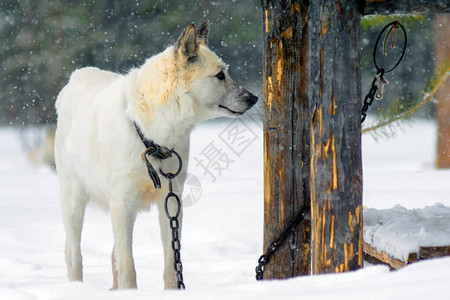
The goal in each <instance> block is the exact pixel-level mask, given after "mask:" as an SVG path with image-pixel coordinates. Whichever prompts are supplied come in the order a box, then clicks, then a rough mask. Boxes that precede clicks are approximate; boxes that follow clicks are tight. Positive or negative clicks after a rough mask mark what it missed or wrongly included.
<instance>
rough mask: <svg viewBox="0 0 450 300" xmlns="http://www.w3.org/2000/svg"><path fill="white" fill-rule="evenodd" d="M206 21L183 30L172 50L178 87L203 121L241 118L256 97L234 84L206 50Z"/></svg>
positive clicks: (214, 57)
mask: <svg viewBox="0 0 450 300" xmlns="http://www.w3.org/2000/svg"><path fill="white" fill-rule="evenodd" d="M208 32H209V21H208V20H206V21H205V22H203V24H201V25H200V27H199V28H198V29H197V30H195V27H194V24H191V25H189V26H188V27H186V28H185V29H184V31H183V33H182V34H181V36H180V37H179V38H178V41H177V42H176V44H175V45H174V47H173V51H174V52H175V53H174V55H175V57H176V62H177V64H178V68H177V69H178V70H179V71H178V73H179V74H178V83H179V84H181V85H182V87H183V89H184V90H185V91H186V93H187V94H188V95H189V96H190V98H191V99H192V101H195V105H196V106H197V107H198V108H199V111H201V112H202V114H203V115H202V118H203V119H211V118H215V117H221V116H228V117H235V116H239V115H242V114H244V113H245V112H246V111H247V110H248V109H250V108H251V107H252V106H253V105H255V103H256V102H257V101H258V97H256V96H255V95H253V94H252V93H250V92H249V91H248V90H246V89H245V88H243V87H241V86H240V85H239V84H237V83H236V82H234V81H233V80H232V79H231V77H230V75H229V74H228V66H227V65H226V64H225V63H224V62H223V61H222V60H221V59H220V58H219V57H218V56H217V55H216V54H214V53H213V52H212V51H211V50H210V49H209V48H208V47H207V41H208Z"/></svg>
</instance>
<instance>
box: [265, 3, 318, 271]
mask: <svg viewBox="0 0 450 300" xmlns="http://www.w3.org/2000/svg"><path fill="white" fill-rule="evenodd" d="M262 4H263V9H264V11H263V13H264V15H263V17H264V25H263V29H264V61H263V65H264V73H263V92H264V249H267V246H268V244H270V243H271V242H273V241H274V239H276V238H277V236H278V235H279V234H280V232H281V231H282V230H283V229H284V228H285V227H286V226H287V225H288V224H289V223H290V222H291V221H292V220H293V219H294V218H295V216H296V215H297V212H298V211H299V210H300V209H301V207H302V206H303V205H309V201H310V190H309V163H310V155H309V152H310V151H309V138H310V133H309V126H310V124H309V122H307V121H306V120H308V119H309V116H310V113H309V101H308V95H307V88H308V71H307V64H308V26H307V12H308V7H307V6H306V4H305V3H304V1H279V0H276V1H271V0H267V1H264V0H263V1H262ZM308 219H309V218H308ZM310 269H311V265H310V222H309V220H305V221H304V222H302V223H301V224H300V225H299V226H298V228H297V230H296V233H295V234H294V235H293V240H291V241H289V242H288V243H285V244H284V245H283V246H282V247H281V248H280V249H279V251H277V253H276V254H275V255H274V257H273V258H272V259H271V261H270V263H269V264H268V265H267V266H266V268H265V273H264V278H286V277H293V276H298V275H303V274H309V273H310Z"/></svg>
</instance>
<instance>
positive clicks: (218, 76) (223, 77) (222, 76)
mask: <svg viewBox="0 0 450 300" xmlns="http://www.w3.org/2000/svg"><path fill="white" fill-rule="evenodd" d="M216 77H217V79H219V80H224V79H225V74H223V71H220V72H219V73H217V75H216Z"/></svg>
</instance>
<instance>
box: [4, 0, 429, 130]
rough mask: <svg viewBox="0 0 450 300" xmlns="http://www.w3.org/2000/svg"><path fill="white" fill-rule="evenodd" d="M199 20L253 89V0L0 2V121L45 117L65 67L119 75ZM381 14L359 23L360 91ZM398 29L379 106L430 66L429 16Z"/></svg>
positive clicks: (413, 85)
mask: <svg viewBox="0 0 450 300" xmlns="http://www.w3.org/2000/svg"><path fill="white" fill-rule="evenodd" d="M206 18H207V19H209V20H210V21H211V31H210V36H209V46H210V48H211V49H213V51H215V52H216V53H217V54H218V55H219V56H220V57H222V58H223V60H224V61H225V62H226V63H228V64H230V73H231V76H232V77H233V78H234V79H235V80H236V81H237V82H239V83H241V84H243V85H244V86H247V87H249V88H250V89H251V90H252V91H253V92H255V93H256V94H261V81H262V80H261V60H262V49H261V44H262V33H261V26H262V9H261V4H260V1H259V0H246V1H237V2H234V1H231V0H221V1H219V0H217V1H206V0H197V1H169V0H147V1H145V0H133V1H131V0H129V1H125V0H120V1H119V0H91V1H81V0H71V1H67V0H66V1H61V0H39V1H34V0H20V1H19V0H2V1H1V2H0V40H1V44H0V72H1V75H2V76H1V81H0V125H33V124H52V123H55V120H56V116H55V110H54V102H55V99H56V97H57V95H58V93H59V91H60V90H61V88H62V87H63V86H64V85H65V84H66V83H67V80H68V78H69V76H70V73H71V72H72V71H73V70H75V69H77V68H80V67H84V66H96V67H99V68H102V69H106V70H112V71H116V72H120V73H126V72H127V70H129V69H130V68H132V67H134V66H139V65H140V64H142V63H143V62H144V60H145V59H146V58H147V57H150V56H151V55H153V54H156V53H158V52H160V51H162V50H163V49H165V48H166V47H167V46H168V45H170V44H173V43H174V42H175V41H176V39H177V38H178V36H179V34H180V33H181V31H182V30H183V29H184V27H185V26H187V25H188V24H189V23H191V22H194V23H195V24H196V25H199V24H200V23H201V22H202V21H203V20H204V19H206ZM381 18H382V19H379V18H378V19H377V18H375V19H374V18H373V17H370V18H367V19H365V20H364V21H363V28H364V31H363V35H362V43H361V45H362V47H363V48H362V50H363V52H362V58H363V59H362V66H361V68H362V74H363V83H362V92H363V94H365V93H367V91H368V89H369V86H370V83H371V81H372V78H373V76H374V75H375V68H374V67H373V64H372V60H371V53H372V47H373V44H374V43H375V39H376V37H377V35H378V32H379V31H380V30H381V28H382V27H383V26H384V24H385V23H388V22H390V21H391V20H394V19H395V17H381ZM405 27H406V29H407V32H408V37H409V44H408V50H407V53H406V57H405V60H404V61H403V62H402V63H401V65H400V66H399V68H398V69H396V70H395V73H394V72H392V73H390V74H389V76H387V77H388V79H389V80H390V82H391V84H390V85H388V87H387V91H386V93H385V98H384V99H383V101H382V102H381V103H382V105H387V104H388V103H389V101H390V100H391V99H395V98H396V97H399V96H400V95H407V94H409V95H410V97H411V98H414V97H420V93H421V91H422V90H423V87H424V85H425V83H426V81H427V79H429V78H430V77H431V75H432V73H433V70H434V62H433V58H434V54H433V51H434V50H433V49H434V48H433V35H432V33H433V32H432V22H431V19H430V18H428V17H426V16H424V17H420V18H414V20H409V19H408V22H406V23H405ZM381 103H379V104H378V106H379V107H380V104H381ZM371 111H374V109H373V108H372V109H371Z"/></svg>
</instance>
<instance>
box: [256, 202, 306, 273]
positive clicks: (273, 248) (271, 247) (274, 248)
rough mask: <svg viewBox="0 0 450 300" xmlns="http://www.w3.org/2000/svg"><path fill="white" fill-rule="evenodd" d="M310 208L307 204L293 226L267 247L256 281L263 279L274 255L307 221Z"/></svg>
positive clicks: (260, 259)
mask: <svg viewBox="0 0 450 300" xmlns="http://www.w3.org/2000/svg"><path fill="white" fill-rule="evenodd" d="M310 206H311V205H310V204H309V203H307V204H305V205H304V206H303V207H302V208H301V209H300V211H299V213H298V215H297V216H296V217H295V219H294V220H293V221H292V222H291V224H289V226H288V227H286V228H285V229H284V230H283V232H281V234H280V236H279V237H278V238H277V239H276V240H275V241H274V242H272V243H271V244H270V245H269V246H268V247H267V251H266V253H264V254H263V255H261V256H260V257H259V259H258V265H257V266H256V268H255V272H256V280H262V279H263V277H264V269H265V266H266V265H267V264H268V263H269V262H270V259H271V258H272V256H273V254H274V253H275V252H276V251H277V250H278V249H279V248H280V247H281V245H282V244H283V242H284V241H285V240H286V239H287V238H288V237H289V236H291V235H292V234H293V233H294V232H295V229H296V228H297V225H298V224H300V222H301V221H303V220H304V219H305V216H306V215H307V214H308V212H309V210H310Z"/></svg>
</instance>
